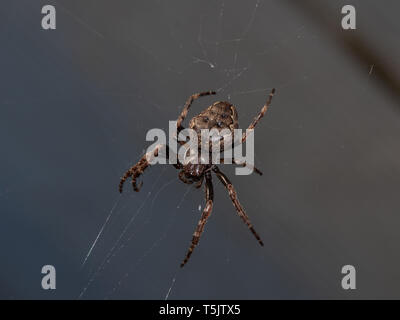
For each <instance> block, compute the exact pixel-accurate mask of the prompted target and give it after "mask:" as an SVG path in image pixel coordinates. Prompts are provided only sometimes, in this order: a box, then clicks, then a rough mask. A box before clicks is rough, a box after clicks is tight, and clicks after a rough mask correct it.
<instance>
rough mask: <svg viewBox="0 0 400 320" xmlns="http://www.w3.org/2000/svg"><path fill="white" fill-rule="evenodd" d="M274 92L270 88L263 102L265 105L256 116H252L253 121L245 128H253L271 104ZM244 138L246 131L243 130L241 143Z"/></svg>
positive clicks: (245, 137)
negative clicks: (266, 98)
mask: <svg viewBox="0 0 400 320" xmlns="http://www.w3.org/2000/svg"><path fill="white" fill-rule="evenodd" d="M274 94H275V89H272V91H271V93H270V94H269V96H268V100H267V102H266V103H265V105H264V106H263V108H262V109H261V111H260V113H259V114H258V115H257V117H255V118H254V120H253V122H252V123H251V124H250V125H249V127H248V128H247V130H253V129H254V128H255V126H256V125H257V123H258V121H260V119H261V118H262V117H264V114H265V113H266V112H267V110H268V108H269V106H270V105H271V101H272V97H273V96H274ZM246 139H247V133H246V132H244V133H243V135H242V143H243V142H245V141H246Z"/></svg>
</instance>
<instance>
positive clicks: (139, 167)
mask: <svg viewBox="0 0 400 320" xmlns="http://www.w3.org/2000/svg"><path fill="white" fill-rule="evenodd" d="M163 147H165V148H166V158H167V160H168V159H169V152H171V151H170V148H169V146H168V145H163V144H160V145H158V146H156V147H155V148H154V149H153V150H152V151H149V152H147V153H146V154H145V155H144V156H143V157H142V158H141V159H140V160H139V162H138V163H136V164H135V165H134V166H132V167H131V168H130V169H128V170H127V171H126V172H125V174H124V175H123V176H122V178H121V180H120V182H119V192H122V189H123V186H124V183H125V181H126V180H127V179H128V178H129V177H132V187H133V190H135V191H136V192H139V191H140V187H141V186H142V184H143V183H140V185H139V186H137V185H136V180H137V178H138V177H139V176H140V175H141V174H142V173H143V172H144V170H146V168H147V167H148V166H149V165H150V163H149V161H148V159H152V158H153V157H155V156H158V153H159V151H160V150H161V149H162V148H163ZM174 167H175V168H177V169H180V168H181V167H182V166H181V164H179V163H178V164H174Z"/></svg>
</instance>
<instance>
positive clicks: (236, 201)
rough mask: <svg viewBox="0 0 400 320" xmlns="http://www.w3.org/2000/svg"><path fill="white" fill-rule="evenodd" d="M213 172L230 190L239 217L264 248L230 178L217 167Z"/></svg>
mask: <svg viewBox="0 0 400 320" xmlns="http://www.w3.org/2000/svg"><path fill="white" fill-rule="evenodd" d="M213 171H214V172H215V174H216V175H217V177H218V178H219V180H220V181H221V182H222V184H223V185H224V186H225V188H226V189H227V190H228V192H229V197H230V198H231V200H232V202H233V205H234V206H235V208H236V211H237V213H238V214H239V217H240V218H241V219H242V220H243V222H244V223H245V224H246V225H247V226H248V227H249V229H250V231H251V232H252V233H253V235H254V236H255V237H256V239H257V240H258V242H259V243H260V244H261V245H262V246H263V245H264V243H263V242H262V240H261V238H260V236H259V235H258V233H257V232H256V230H254V227H253V225H252V224H251V222H250V219H249V217H248V216H247V214H246V212H245V211H244V209H243V207H242V206H241V204H240V202H239V199H238V197H237V194H236V191H235V188H234V187H233V185H232V183H231V182H230V181H229V179H228V177H227V176H226V175H225V174H223V173H222V172H221V171H220V170H219V169H218V167H217V166H215V167H213Z"/></svg>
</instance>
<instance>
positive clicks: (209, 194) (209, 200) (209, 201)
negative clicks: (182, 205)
mask: <svg viewBox="0 0 400 320" xmlns="http://www.w3.org/2000/svg"><path fill="white" fill-rule="evenodd" d="M205 175H206V206H205V208H204V210H203V213H202V215H201V218H200V220H199V223H198V224H197V227H196V230H195V232H194V233H193V238H192V243H191V245H190V247H189V250H188V252H187V253H186V256H185V259H184V260H183V262H182V263H181V267H183V266H184V265H185V264H186V262H188V260H189V258H190V256H191V255H192V252H193V250H194V248H195V247H196V246H197V244H198V243H199V240H200V236H201V234H202V232H203V230H204V226H205V224H206V222H207V219H208V217H209V216H210V214H211V211H212V207H213V200H214V191H213V185H212V181H211V173H210V172H207V173H206V174H205Z"/></svg>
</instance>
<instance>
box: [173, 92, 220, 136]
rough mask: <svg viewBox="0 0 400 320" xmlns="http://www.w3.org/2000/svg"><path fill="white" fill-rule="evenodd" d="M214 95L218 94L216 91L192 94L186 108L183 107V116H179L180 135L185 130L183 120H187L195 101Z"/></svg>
mask: <svg viewBox="0 0 400 320" xmlns="http://www.w3.org/2000/svg"><path fill="white" fill-rule="evenodd" d="M213 94H216V92H215V91H204V92H200V93H195V94H192V95H191V96H190V97H189V98H188V99H187V100H186V103H185V106H184V107H183V110H182V112H181V114H180V115H179V117H178V120H177V123H176V126H177V133H178V134H179V132H181V131H182V130H183V126H182V122H183V120H185V118H186V116H187V114H188V111H189V108H190V106H191V105H192V103H193V101H194V100H196V99H198V98H200V97H203V96H209V95H213Z"/></svg>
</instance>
